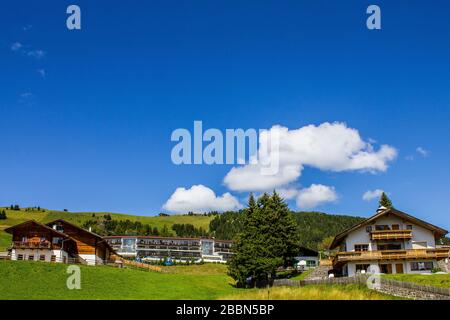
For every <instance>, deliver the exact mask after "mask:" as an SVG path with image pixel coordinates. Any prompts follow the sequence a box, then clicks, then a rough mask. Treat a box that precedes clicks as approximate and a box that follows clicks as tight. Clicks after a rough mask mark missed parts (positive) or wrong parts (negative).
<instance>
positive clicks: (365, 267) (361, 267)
mask: <svg viewBox="0 0 450 320" xmlns="http://www.w3.org/2000/svg"><path fill="white" fill-rule="evenodd" d="M369 267H370V264H357V265H356V273H361V271H362V270H364V271H365V272H367V270H368V269H369Z"/></svg>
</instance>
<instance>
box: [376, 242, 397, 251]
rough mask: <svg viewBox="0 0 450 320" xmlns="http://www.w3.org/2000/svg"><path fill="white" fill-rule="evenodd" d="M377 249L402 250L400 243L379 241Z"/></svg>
mask: <svg viewBox="0 0 450 320" xmlns="http://www.w3.org/2000/svg"><path fill="white" fill-rule="evenodd" d="M377 248H378V250H402V244H401V243H379V244H378V247H377Z"/></svg>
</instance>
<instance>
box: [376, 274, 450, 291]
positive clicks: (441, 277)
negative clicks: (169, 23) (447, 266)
mask: <svg viewBox="0 0 450 320" xmlns="http://www.w3.org/2000/svg"><path fill="white" fill-rule="evenodd" d="M383 277H386V278H388V279H393V280H398V281H404V282H414V283H418V284H423V285H429V286H435V287H444V288H449V289H450V274H430V275H422V274H387V275H384V276H383Z"/></svg>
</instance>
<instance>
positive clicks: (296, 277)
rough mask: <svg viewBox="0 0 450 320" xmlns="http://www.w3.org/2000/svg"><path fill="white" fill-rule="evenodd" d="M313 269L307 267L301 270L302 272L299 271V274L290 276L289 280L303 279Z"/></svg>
mask: <svg viewBox="0 0 450 320" xmlns="http://www.w3.org/2000/svg"><path fill="white" fill-rule="evenodd" d="M313 271H314V269H309V270H306V271H304V272H302V273H300V274H298V275H296V276H294V277H292V278H290V279H291V280H305V278H306V277H307V276H308V275H309V274H310V273H312V272H313Z"/></svg>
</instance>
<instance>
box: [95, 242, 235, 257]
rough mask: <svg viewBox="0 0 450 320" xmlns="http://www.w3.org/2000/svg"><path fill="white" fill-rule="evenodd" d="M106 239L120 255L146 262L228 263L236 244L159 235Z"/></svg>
mask: <svg viewBox="0 0 450 320" xmlns="http://www.w3.org/2000/svg"><path fill="white" fill-rule="evenodd" d="M104 239H105V240H106V241H107V242H108V243H109V244H110V245H111V247H112V248H113V249H114V250H115V251H116V252H117V253H118V254H119V255H121V256H123V257H132V258H136V259H138V260H144V261H145V260H150V261H151V260H160V259H164V258H172V259H174V260H177V261H196V262H199V261H201V260H203V261H205V262H220V263H225V262H227V260H228V259H229V258H230V257H231V255H232V254H233V253H232V251H231V247H232V243H233V242H232V241H227V240H216V239H206V238H182V237H157V236H109V237H105V238H104Z"/></svg>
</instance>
